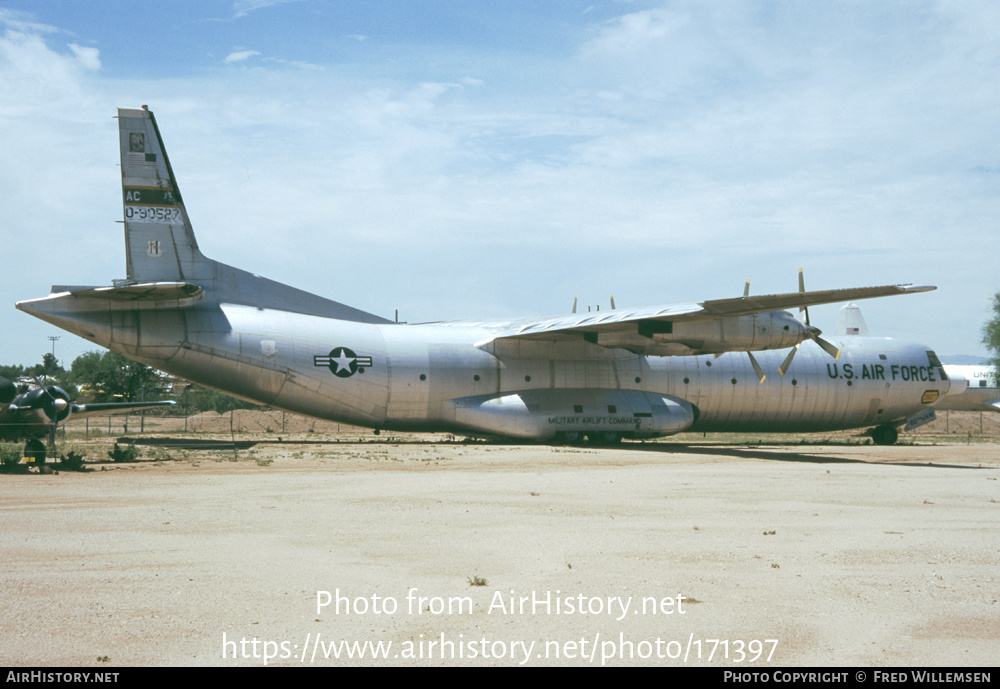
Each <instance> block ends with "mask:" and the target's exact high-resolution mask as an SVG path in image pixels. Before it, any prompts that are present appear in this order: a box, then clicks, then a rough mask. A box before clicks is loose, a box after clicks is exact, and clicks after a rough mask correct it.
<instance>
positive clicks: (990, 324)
mask: <svg viewBox="0 0 1000 689" xmlns="http://www.w3.org/2000/svg"><path fill="white" fill-rule="evenodd" d="M992 312H993V316H992V317H991V318H990V319H989V320H988V321H986V325H984V326H983V344H984V345H986V348H987V349H988V350H990V355H991V356H990V365H991V366H992V367H993V375H994V376H996V375H997V374H998V373H1000V292H997V293H996V294H994V295H993V309H992Z"/></svg>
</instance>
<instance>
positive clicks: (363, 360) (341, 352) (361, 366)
mask: <svg viewBox="0 0 1000 689" xmlns="http://www.w3.org/2000/svg"><path fill="white" fill-rule="evenodd" d="M313 365H314V366H327V367H329V369H330V370H331V371H332V372H333V375H335V376H337V377H338V378H350V377H351V376H353V375H354V374H355V373H364V372H365V369H366V368H370V367H371V365H372V358H371V357H370V356H358V355H357V354H355V353H354V352H353V351H351V350H350V349H348V348H347V347H334V348H333V349H331V350H330V353H329V354H327V355H325V356H319V355H316V356H314V357H313Z"/></svg>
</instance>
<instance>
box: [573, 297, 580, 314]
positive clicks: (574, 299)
mask: <svg viewBox="0 0 1000 689" xmlns="http://www.w3.org/2000/svg"><path fill="white" fill-rule="evenodd" d="M579 298H580V295H579V294H574V295H573V313H576V300H577V299H579Z"/></svg>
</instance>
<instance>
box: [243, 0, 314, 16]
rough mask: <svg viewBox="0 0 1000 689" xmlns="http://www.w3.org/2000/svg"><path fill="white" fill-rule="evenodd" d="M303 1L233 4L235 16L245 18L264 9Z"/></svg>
mask: <svg viewBox="0 0 1000 689" xmlns="http://www.w3.org/2000/svg"><path fill="white" fill-rule="evenodd" d="M301 1H302V0H236V2H234V3H233V14H234V16H236V17H237V18H239V17H245V16H247V15H248V14H250V13H251V12H256V11H257V10H260V9H264V8H266V7H276V6H278V5H287V4H288V3H291V2H301Z"/></svg>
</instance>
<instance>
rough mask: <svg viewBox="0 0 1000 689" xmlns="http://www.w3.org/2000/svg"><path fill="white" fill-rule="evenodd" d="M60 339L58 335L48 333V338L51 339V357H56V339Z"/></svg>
mask: <svg viewBox="0 0 1000 689" xmlns="http://www.w3.org/2000/svg"><path fill="white" fill-rule="evenodd" d="M58 339H61V338H60V337H59V336H58V335H49V340H51V341H52V358H53V359H55V358H56V340H58Z"/></svg>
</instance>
